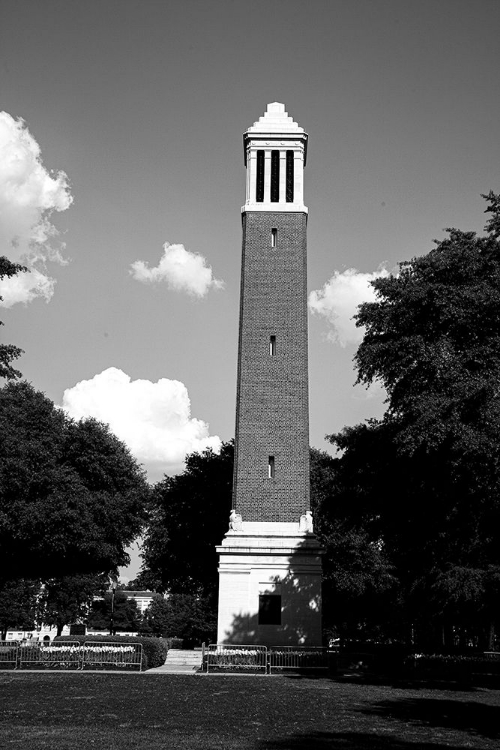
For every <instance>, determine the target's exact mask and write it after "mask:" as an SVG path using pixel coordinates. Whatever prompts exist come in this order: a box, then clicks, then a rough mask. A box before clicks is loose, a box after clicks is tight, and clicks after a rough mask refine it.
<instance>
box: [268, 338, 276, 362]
mask: <svg viewBox="0 0 500 750" xmlns="http://www.w3.org/2000/svg"><path fill="white" fill-rule="evenodd" d="M269 354H270V356H271V357H275V356H276V336H269Z"/></svg>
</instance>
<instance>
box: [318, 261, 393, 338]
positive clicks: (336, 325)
mask: <svg viewBox="0 0 500 750" xmlns="http://www.w3.org/2000/svg"><path fill="white" fill-rule="evenodd" d="M380 276H383V277H384V278H385V277H387V276H389V271H387V270H386V269H385V268H380V269H379V270H377V271H374V272H373V273H361V272H360V271H357V270H356V269H355V268H348V269H347V270H346V271H343V272H342V273H340V271H335V273H334V274H333V276H332V277H331V279H330V280H329V281H327V282H326V284H325V285H324V286H323V288H322V289H318V290H316V291H313V292H311V293H310V295H309V310H310V311H311V312H312V313H315V314H317V315H323V316H324V317H325V318H326V319H327V321H328V322H329V324H330V326H331V330H330V331H329V333H328V338H329V339H330V341H333V342H334V343H338V344H340V345H341V346H347V344H359V343H360V342H361V340H362V339H363V334H364V328H356V323H355V321H354V320H353V316H354V315H355V314H356V313H357V309H358V305H360V304H361V303H362V302H373V301H374V300H375V298H376V297H375V290H374V289H373V287H372V286H371V284H370V282H371V281H373V280H374V279H377V278H379V277H380Z"/></svg>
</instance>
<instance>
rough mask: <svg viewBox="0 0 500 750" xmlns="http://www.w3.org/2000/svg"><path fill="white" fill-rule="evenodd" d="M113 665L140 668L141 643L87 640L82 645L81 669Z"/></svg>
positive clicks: (122, 667) (120, 667) (123, 667)
mask: <svg viewBox="0 0 500 750" xmlns="http://www.w3.org/2000/svg"><path fill="white" fill-rule="evenodd" d="M96 667H97V668H101V669H102V668H104V667H114V668H118V669H137V668H138V670H139V672H140V671H141V670H142V643H123V644H121V643H120V644H114V643H106V642H98V641H87V643H85V644H84V646H83V655H82V669H95V668H96Z"/></svg>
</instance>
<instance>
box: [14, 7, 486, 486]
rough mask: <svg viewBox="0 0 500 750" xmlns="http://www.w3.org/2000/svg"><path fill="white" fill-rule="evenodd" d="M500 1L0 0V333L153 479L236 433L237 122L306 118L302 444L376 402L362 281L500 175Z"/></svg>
mask: <svg viewBox="0 0 500 750" xmlns="http://www.w3.org/2000/svg"><path fill="white" fill-rule="evenodd" d="M499 33H500V3H498V1H497V0H419V2H414V0H309V2H308V3H303V2H298V1H297V0H267V2H263V1H262V0H255V1H254V2H251V1H250V0H247V1H246V2H243V0H162V1H161V2H160V1H158V0H86V1H85V2H83V0H37V1H36V0H29V1H27V0H2V2H1V4H0V111H3V112H2V114H1V115H0V220H1V221H0V242H1V247H0V255H6V256H7V257H9V258H10V259H11V260H15V261H19V262H22V263H24V264H25V265H27V266H28V268H29V269H30V270H29V273H26V274H22V275H19V276H18V277H16V278H15V279H11V280H8V281H6V280H4V281H3V282H1V283H0V294H1V295H2V296H3V298H4V299H3V302H2V303H0V305H3V307H2V309H1V310H0V319H1V320H2V321H3V322H4V324H5V325H4V326H2V328H1V329H0V336H1V340H2V341H3V342H5V343H14V344H16V345H17V346H20V347H21V348H22V349H23V350H24V352H25V353H24V355H23V356H22V358H21V359H19V360H18V364H17V366H18V368H19V369H20V370H21V371H22V373H23V376H24V377H25V378H26V379H27V380H29V381H30V382H31V383H32V384H33V385H34V386H35V388H37V389H38V390H41V391H44V392H45V393H46V394H47V395H48V396H49V397H50V398H51V399H52V400H53V401H54V402H55V403H56V404H58V405H60V406H62V407H64V408H65V409H66V410H67V412H68V414H70V416H72V417H74V418H80V417H84V416H94V417H96V418H98V419H101V420H102V421H105V422H107V423H109V424H110V426H111V428H112V429H113V431H114V432H115V433H116V434H117V435H118V436H119V437H121V438H122V439H123V440H124V441H125V442H126V443H127V445H128V446H129V448H130V449H131V451H132V452H133V454H134V455H135V456H136V457H137V458H138V460H139V461H140V462H141V463H142V464H143V465H144V466H145V468H146V469H147V472H148V477H149V479H150V481H151V482H154V481H157V480H158V479H160V478H161V477H162V476H163V475H164V473H168V474H173V473H176V472H179V471H181V470H182V466H183V458H184V456H185V454H186V453H189V452H192V451H194V450H203V449H204V448H205V447H212V448H214V449H215V450H217V448H218V446H219V445H220V441H221V440H224V441H225V440H229V439H231V438H232V437H233V436H234V423H235V400H236V357H237V338H238V311H239V284H240V262H241V206H242V205H243V203H244V200H245V167H244V162H243V146H242V135H243V133H244V132H245V130H246V129H247V128H248V127H250V126H251V125H252V124H253V123H254V122H255V121H256V120H258V118H259V117H260V116H261V115H263V113H264V111H265V109H266V106H267V104H268V103H269V102H274V101H278V102H282V103H284V104H285V108H286V110H287V112H288V113H289V114H290V115H291V116H292V117H293V118H294V120H295V121H296V122H297V123H298V124H299V125H300V126H301V127H304V128H305V130H306V132H307V133H308V134H309V143H308V158H307V166H306V169H305V203H306V205H307V206H308V208H309V219H308V289H309V293H310V296H309V309H310V316H309V385H310V438H311V445H313V446H315V447H317V448H320V449H321V450H331V446H330V444H329V443H328V442H327V441H326V440H325V435H327V434H331V433H334V432H337V431H339V430H341V429H342V428H343V427H344V426H346V425H353V424H357V423H359V422H362V421H364V420H365V419H368V418H370V417H373V416H380V415H381V414H382V413H383V409H384V404H383V402H384V394H383V391H382V389H381V388H380V387H377V386H376V385H375V386H373V387H370V388H369V389H368V390H367V389H366V388H365V387H362V386H360V385H357V386H356V385H355V380H356V373H355V371H354V368H353V362H352V360H353V356H354V354H355V352H356V346H357V344H358V343H359V342H360V340H361V337H362V330H360V329H356V328H355V326H354V324H353V321H352V316H353V315H354V313H355V312H356V306H357V305H358V304H359V303H360V302H362V301H364V300H366V299H370V298H372V297H371V296H370V295H373V291H372V289H371V287H370V285H369V281H370V280H371V279H373V278H375V277H376V276H377V275H378V274H381V273H386V274H387V273H391V272H395V271H397V264H398V262H400V261H404V260H409V259H410V258H412V257H415V256H419V255H423V254H424V253H427V252H428V251H429V250H430V249H432V247H433V240H435V239H442V238H443V237H444V236H445V228H447V227H458V228H460V229H463V230H474V231H477V232H481V231H482V230H483V227H484V224H485V222H486V218H487V217H486V216H485V215H484V213H483V212H484V208H485V203H484V200H483V199H482V198H481V195H480V194H481V193H487V192H488V191H489V190H490V189H493V190H495V191H496V192H498V191H499V190H500V173H499V172H500V138H499V137H498V123H499V122H500V97H499V96H498V89H499V74H498V71H499V70H500V51H499V50H500V47H499V44H498V39H499Z"/></svg>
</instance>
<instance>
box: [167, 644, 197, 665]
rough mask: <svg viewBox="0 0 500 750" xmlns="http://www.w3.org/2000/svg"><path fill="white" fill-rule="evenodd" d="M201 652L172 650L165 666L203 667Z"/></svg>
mask: <svg viewBox="0 0 500 750" xmlns="http://www.w3.org/2000/svg"><path fill="white" fill-rule="evenodd" d="M201 658H202V654H201V651H194V650H193V651H188V650H184V649H178V648H171V649H169V651H168V654H167V660H166V662H165V664H166V665H167V666H174V665H176V666H190V667H201Z"/></svg>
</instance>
